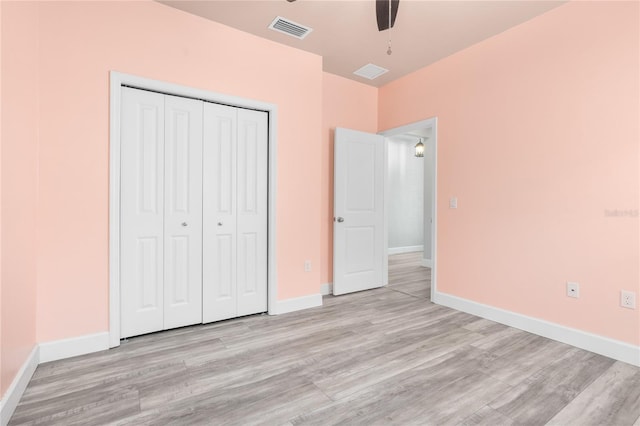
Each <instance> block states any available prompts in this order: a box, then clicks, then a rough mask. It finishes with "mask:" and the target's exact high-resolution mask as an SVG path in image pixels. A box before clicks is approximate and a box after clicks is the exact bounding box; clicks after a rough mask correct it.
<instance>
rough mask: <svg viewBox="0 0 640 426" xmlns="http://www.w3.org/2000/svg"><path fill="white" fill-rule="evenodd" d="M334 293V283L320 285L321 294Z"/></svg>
mask: <svg viewBox="0 0 640 426" xmlns="http://www.w3.org/2000/svg"><path fill="white" fill-rule="evenodd" d="M331 293H333V283H324V284H322V285H321V286H320V294H321V295H323V296H327V295H329V294H331Z"/></svg>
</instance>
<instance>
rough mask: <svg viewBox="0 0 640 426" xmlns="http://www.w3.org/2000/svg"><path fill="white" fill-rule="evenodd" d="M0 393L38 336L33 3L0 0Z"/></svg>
mask: <svg viewBox="0 0 640 426" xmlns="http://www.w3.org/2000/svg"><path fill="white" fill-rule="evenodd" d="M0 7H1V8H2V104H3V106H4V108H3V109H2V119H1V121H2V164H1V172H2V177H1V183H2V185H1V190H0V194H1V197H0V198H1V207H2V213H1V215H2V216H1V225H0V228H1V229H2V236H1V243H2V256H1V258H0V259H1V262H0V264H1V268H2V270H1V276H0V287H1V292H2V307H1V316H2V331H1V334H0V339H1V340H0V356H1V364H0V376H1V377H2V383H1V385H0V395H3V394H4V393H5V391H6V390H7V388H8V387H9V385H10V384H11V382H12V381H13V379H14V377H15V375H16V373H17V371H18V370H19V369H20V367H22V365H23V364H24V362H25V360H26V358H27V356H28V355H29V353H30V352H31V350H32V349H33V347H34V345H35V342H36V336H35V330H36V324H35V319H36V311H35V309H36V255H35V254H36V243H37V241H36V240H37V232H36V207H37V199H38V196H37V183H38V180H37V140H38V110H37V100H38V86H37V83H38V61H37V50H38V28H37V19H38V14H37V5H36V4H35V3H30V2H24V3H19V2H15V3H14V2H2V5H1V6H0Z"/></svg>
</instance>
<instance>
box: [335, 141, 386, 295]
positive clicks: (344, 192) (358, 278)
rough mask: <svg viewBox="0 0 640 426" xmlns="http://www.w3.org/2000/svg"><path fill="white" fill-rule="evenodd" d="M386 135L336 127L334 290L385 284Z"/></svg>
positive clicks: (348, 290) (346, 291) (339, 290)
mask: <svg viewBox="0 0 640 426" xmlns="http://www.w3.org/2000/svg"><path fill="white" fill-rule="evenodd" d="M384 172H385V164H384V137H383V136H380V135H374V134H370V133H364V132H359V131H356V130H349V129H343V128H336V133H335V139H334V204H333V206H334V207H333V212H334V219H333V294H334V295H340V294H345V293H351V292H354V291H360V290H368V289H372V288H376V287H382V286H383V285H384V277H383V270H384V269H383V266H384V259H385V258H384V250H385V247H384Z"/></svg>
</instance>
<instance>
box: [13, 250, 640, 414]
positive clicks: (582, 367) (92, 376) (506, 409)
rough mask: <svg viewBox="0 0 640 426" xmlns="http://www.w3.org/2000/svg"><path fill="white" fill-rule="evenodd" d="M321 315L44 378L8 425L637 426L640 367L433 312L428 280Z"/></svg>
mask: <svg viewBox="0 0 640 426" xmlns="http://www.w3.org/2000/svg"><path fill="white" fill-rule="evenodd" d="M418 259H419V257H418V256H417V255H416V254H403V255H396V256H393V257H392V258H391V260H390V266H389V271H390V281H391V283H390V285H389V286H388V287H387V288H381V289H376V290H372V291H366V292H361V293H356V294H351V295H345V296H340V297H330V296H329V297H325V299H324V306H323V307H321V308H315V309H309V310H305V311H299V312H295V313H291V314H286V315H280V316H253V317H246V318H240V319H236V320H232V321H226V322H222V323H217V324H209V325H201V326H194V327H187V328H183V329H178V330H172V331H168V332H164V333H157V334H153V335H147V336H142V337H137V338H133V339H130V340H129V341H128V342H126V343H123V344H122V345H121V346H120V347H119V348H117V349H112V350H109V351H104V352H99V353H95V354H91V355H86V356H82V357H77V358H73V359H68V360H63V361H56V362H52V363H48V364H43V365H40V366H39V367H38V369H37V370H36V372H35V375H34V377H33V379H32V380H31V382H30V384H29V387H28V388H27V390H26V392H25V394H24V397H23V399H22V401H21V402H20V405H19V406H18V408H17V410H16V412H15V414H14V416H13V418H12V420H11V422H10V424H11V425H21V424H47V425H49V424H64V425H74V424H82V425H99V424H107V423H109V424H117V425H147V424H149V425H151V424H153V425H165V424H175V425H183V424H185V425H186V424H189V425H191V424H211V425H223V424H237V425H250V424H251V425H252V424H265V425H333V424H346V425H378V424H399V425H402V424H406V425H427V424H430V425H476V424H485V425H492V426H494V425H511V424H517V425H542V424H556V425H568V424H575V425H580V426H583V425H633V424H634V423H635V425H640V419H639V417H640V369H639V368H636V367H633V366H630V365H628V364H624V363H621V362H615V361H613V360H611V359H609V358H605V357H602V356H599V355H596V354H593V353H590V352H586V351H583V350H580V349H576V348H573V347H571V346H567V345H564V344H561V343H558V342H555V341H552V340H548V339H545V338H542V337H538V336H535V335H532V334H529V333H525V332H523V331H519V330H516V329H513V328H509V327H506V326H503V325H500V324H496V323H493V322H491V321H487V320H483V319H479V318H477V317H474V316H472V315H468V314H465V313H461V312H457V311H454V310H451V309H448V308H444V307H441V306H437V305H434V304H432V303H430V302H429V300H428V299H429V285H430V271H429V269H426V268H422V267H420V266H419V265H418Z"/></svg>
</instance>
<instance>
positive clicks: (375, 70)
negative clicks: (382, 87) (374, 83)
mask: <svg viewBox="0 0 640 426" xmlns="http://www.w3.org/2000/svg"><path fill="white" fill-rule="evenodd" d="M386 72H389V70H388V69H386V68H382V67H379V66H377V65H374V64H367V65H365V66H363V67H362V68H360V69H358V70H356V71H354V72H353V73H354V74H355V75H357V76H359V77H364V78H367V79H369V80H373V79H374V78H378V77H380V76H381V75H382V74H384V73H386Z"/></svg>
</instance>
